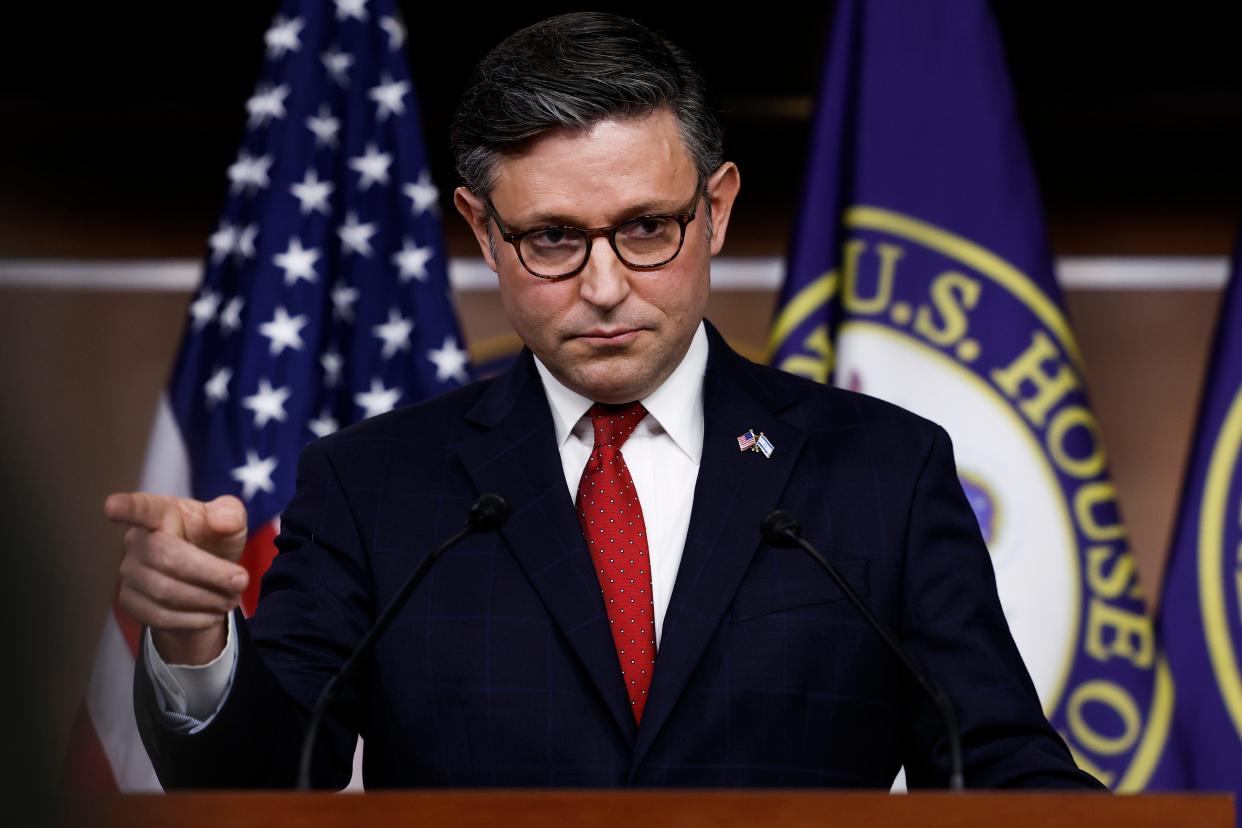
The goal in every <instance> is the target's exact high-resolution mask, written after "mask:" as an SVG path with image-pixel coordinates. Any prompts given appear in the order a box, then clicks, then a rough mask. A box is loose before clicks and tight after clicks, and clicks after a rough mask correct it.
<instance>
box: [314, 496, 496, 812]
mask: <svg viewBox="0 0 1242 828" xmlns="http://www.w3.org/2000/svg"><path fill="white" fill-rule="evenodd" d="M511 511H512V507H510V505H509V501H508V500H506V499H505V498H504V497H502V496H500V495H498V494H491V493H487V494H483V495H480V496H479V499H478V500H476V501H475V502H474V505H473V506H471V507H470V511H469V513H467V515H466V525H465V527H463V528H462V529H460V530H458V531H457V532H456V533H455V534H453V535H451V536H450V537H448V538H446V539H445V540H444V541H443V542H442V543H441V544H440V545H439V546H438V547H436V549H435V551H434V552H432V553H431V554H430V555H428V556H427V557H426V558H423V560H422V561H421V562H420V563H419V564H418V566H417V567H415V568H414V572H413V573H411V574H410V577H409V579H408V580H407V581H406V582H405V584H404V585H403V586H402V587H401V589H400V591H399V592H397V597H395V598H393V599H392V603H390V604H389V605H388V606H387V607H386V608H385V609H384V611H383V612H382V613H380V616H379V618H377V619H376V621H375V623H374V624H373V625H372V626H371V629H369V630H368V631H367V634H366V635H365V636H363V638H362V641H361V642H360V643H359V644H358V646H357V647H355V648H354V651H353V652H352V653H350V654H349V658H347V659H345V663H344V664H342V665H341V668H340V669H339V670H337V671H336V674H335V675H334V676H332V678H331V679H330V680H329V681H328V683H327V684H326V685H325V686H324V688H323V691H322V692H321V693H320V694H319V699H318V700H317V701H316V702H315V707H314V708H313V709H312V710H311V716H310V721H309V722H307V724H306V734H305V735H304V736H303V737H302V753H301V757H300V758H299V760H298V790H300V791H309V790H310V766H311V755H312V754H313V752H314V750H315V737H316V736H317V735H318V733H319V726H320V725H321V724H322V723H323V717H324V716H325V715H327V712H328V709H329V708H330V707H331V706H332V702H333V701H335V700H336V693H337V691H338V690H339V689H340V687H341V686H342V685H343V684H344V683H345V681H346V680H347V679H348V678H349V677H350V676H351V675H352V674H353V672H354V670H355V668H357V666H358V664H359V663H360V662H361V661H362V658H363V656H365V655H367V654H368V653H369V652H370V651H371V649H372V648H373V647H374V646H375V642H376V640H377V639H378V638H379V637H380V636H381V635H383V634H384V631H385V630H387V629H388V627H389V625H391V624H392V620H393V618H395V617H396V615H397V611H398V610H399V609H401V607H403V606H404V605H405V602H406V601H407V600H409V597H410V595H411V594H412V593H413V592H414V588H415V587H417V586H418V585H419V583H421V582H422V580H423V578H424V577H425V576H426V574H427V572H428V571H430V569H431V566H432V564H434V563H435V562H436V560H437V559H438V558H439V557H440V556H441V555H442V554H444V553H445V552H447V551H448V550H449V549H451V548H453V547H454V546H456V545H457V544H458V543H460V542H461V541H462V540H464V539H465V538H466V537H468V536H469V535H476V534H480V533H482V532H494V531H495V530H497V529H499V528H500V527H501V526H504V525H505V521H506V520H508V519H509V514H510V512H511Z"/></svg>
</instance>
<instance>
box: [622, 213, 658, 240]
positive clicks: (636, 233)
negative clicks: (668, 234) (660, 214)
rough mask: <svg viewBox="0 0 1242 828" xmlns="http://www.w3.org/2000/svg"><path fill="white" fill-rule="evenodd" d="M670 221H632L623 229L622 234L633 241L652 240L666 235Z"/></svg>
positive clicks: (653, 219) (656, 219) (650, 219)
mask: <svg viewBox="0 0 1242 828" xmlns="http://www.w3.org/2000/svg"><path fill="white" fill-rule="evenodd" d="M668 221H669V220H668V219H664V218H643V219H638V220H636V221H632V222H630V223H629V224H627V225H625V226H624V227H622V228H621V232H622V233H623V234H624V235H625V236H627V237H628V238H631V239H652V238H658V237H659V236H662V235H663V234H664V231H665V228H666V225H667V224H668Z"/></svg>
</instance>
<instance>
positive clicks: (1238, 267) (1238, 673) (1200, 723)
mask: <svg viewBox="0 0 1242 828" xmlns="http://www.w3.org/2000/svg"><path fill="white" fill-rule="evenodd" d="M1238 245H1239V251H1238V252H1237V253H1235V259H1234V264H1233V273H1232V276H1231V278H1230V283H1229V287H1228V288H1227V289H1226V291H1225V300H1224V303H1223V305H1222V307H1221V311H1220V321H1219V323H1218V327H1217V331H1216V342H1215V346H1214V348H1213V352H1212V358H1211V363H1210V365H1209V369H1208V370H1209V373H1208V376H1207V384H1206V386H1205V390H1204V395H1203V401H1202V405H1201V408H1200V411H1199V424H1198V428H1197V430H1196V434H1195V440H1194V448H1193V453H1192V455H1191V459H1190V465H1189V466H1188V473H1187V476H1186V482H1185V486H1184V490H1183V492H1182V504H1181V512H1180V515H1179V517H1178V523H1177V531H1176V533H1175V535H1174V545H1173V549H1172V550H1171V552H1170V557H1169V564H1168V569H1167V574H1166V577H1165V581H1164V590H1163V595H1164V598H1163V600H1162V601H1161V605H1160V614H1159V622H1158V629H1159V638H1160V645H1161V648H1162V650H1163V651H1164V652H1166V653H1167V654H1168V659H1169V664H1170V665H1171V667H1172V670H1173V677H1174V680H1175V681H1176V684H1177V702H1176V705H1175V709H1174V716H1173V732H1172V735H1171V737H1170V739H1169V749H1168V751H1167V753H1168V756H1167V757H1166V761H1165V762H1164V763H1163V764H1162V766H1161V775H1160V778H1159V779H1157V780H1156V781H1157V783H1158V784H1159V785H1160V786H1161V787H1168V788H1178V789H1182V788H1191V789H1212V790H1225V791H1231V792H1233V793H1234V794H1235V795H1237V796H1238V797H1239V798H1242V233H1240V234H1239V238H1238ZM1239 825H1242V817H1240V821H1239Z"/></svg>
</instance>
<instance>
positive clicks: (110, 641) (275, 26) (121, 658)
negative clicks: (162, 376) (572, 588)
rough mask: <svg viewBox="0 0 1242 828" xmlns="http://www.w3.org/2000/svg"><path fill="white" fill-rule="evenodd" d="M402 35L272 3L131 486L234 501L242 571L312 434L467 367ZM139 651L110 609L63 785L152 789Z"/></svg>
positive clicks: (254, 559)
mask: <svg viewBox="0 0 1242 828" xmlns="http://www.w3.org/2000/svg"><path fill="white" fill-rule="evenodd" d="M405 34H406V33H405V29H404V27H403V25H402V23H401V20H400V17H399V16H398V14H397V11H396V9H395V7H394V4H393V2H392V0H334V2H328V1H327V0H322V2H319V1H317V0H286V2H284V3H283V6H282V9H281V11H280V13H279V14H277V16H276V18H275V20H274V22H273V23H272V25H271V27H270V28H269V29H268V30H267V32H266V34H265V36H264V40H265V43H266V57H265V60H264V66H263V71H262V76H261V78H260V80H259V82H258V85H257V88H256V90H255V93H254V95H253V96H252V97H251V98H250V99H249V100H248V101H247V102H246V110H247V113H248V116H249V117H248V119H247V127H246V132H245V137H244V138H243V140H242V145H241V149H240V151H239V152H238V155H237V160H236V161H235V162H234V163H233V164H232V165H231V166H229V168H228V199H227V203H226V205H225V208H224V212H223V216H222V218H221V220H220V223H219V226H218V227H217V228H216V230H215V232H214V233H212V234H211V237H210V240H209V252H208V254H207V260H206V266H205V271H204V275H203V280H202V284H201V286H200V287H199V289H198V291H197V293H196V294H195V296H194V298H193V300H192V302H191V303H190V306H189V315H188V319H187V322H186V329H185V334H184V338H183V340H182V344H181V350H180V353H179V354H178V357H177V361H176V365H175V368H174V370H173V374H172V379H171V382H170V384H169V388H168V393H167V395H166V397H165V398H164V399H163V400H162V401H161V403H160V406H159V410H158V412H157V415H156V422H155V426H154V428H153V432H152V436H151V443H150V446H149V447H148V452H147V462H146V469H145V471H144V474H143V480H142V488H143V489H145V490H148V491H154V492H159V493H164V494H176V495H191V496H193V497H196V498H201V499H208V498H212V497H215V496H217V495H220V494H226V493H232V494H236V495H237V496H238V497H240V498H242V500H243V502H244V503H245V504H246V507H247V509H248V512H249V516H250V540H249V542H248V543H247V546H246V553H245V557H244V558H243V563H245V564H246V565H247V566H248V567H249V568H250V570H251V573H252V575H255V576H257V575H258V574H260V573H261V572H262V571H263V570H264V569H266V567H267V564H268V563H269V561H270V560H271V558H272V556H273V555H274V553H275V548H274V547H273V545H272V538H273V537H274V535H275V532H276V527H275V524H276V521H277V519H278V516H279V514H280V512H281V510H282V509H283V508H284V506H285V504H286V503H287V502H288V501H289V499H290V497H291V496H292V495H293V491H294V484H295V472H296V467H297V455H298V452H299V450H300V449H301V448H302V447H303V446H304V445H305V444H306V443H307V442H308V441H310V440H312V439H314V438H315V437H318V436H324V435H327V434H329V433H331V432H333V431H336V430H337V429H338V428H340V427H341V426H342V425H345V424H348V423H351V422H355V421H358V420H361V419H365V418H366V417H371V416H374V415H376V414H380V413H382V412H385V411H388V410H391V409H392V408H394V407H396V406H400V405H404V404H408V403H412V402H415V401H418V400H420V399H424V398H426V397H429V396H433V395H435V394H438V393H440V392H442V391H445V390H447V389H449V388H453V387H455V386H458V385H460V384H462V383H464V382H466V381H467V380H468V378H469V370H470V369H469V362H468V358H467V355H466V352H465V350H464V349H463V347H462V345H461V337H460V334H459V331H458V327H457V322H456V318H455V316H454V313H453V308H452V304H451V300H450V297H449V290H448V274H447V267H446V264H447V263H446V257H445V249H444V245H443V239H442V235H441V227H440V217H439V198H438V192H437V190H436V187H435V186H434V185H433V184H432V182H431V177H430V173H429V171H428V163H427V154H426V152H425V150H424V147H423V143H422V139H421V136H420V133H421V127H420V124H419V117H418V110H417V106H416V103H415V96H414V89H413V84H412V83H411V79H410V74H409V70H408V68H407V65H406V62H405V57H404V51H403V48H404V42H405ZM258 581H259V579H258V577H252V579H251V587H250V589H249V590H248V592H247V594H246V595H245V597H244V600H243V609H244V610H245V611H246V612H247V613H249V612H251V611H253V609H254V605H255V603H256V601H257V597H258ZM138 644H139V630H138V629H137V627H136V625H135V624H134V623H133V622H132V621H130V620H129V619H128V618H127V617H126V616H125V615H124V614H123V613H121V612H120V611H119V610H115V611H114V612H113V613H111V614H110V617H109V619H108V622H107V624H106V627H105V630H104V634H103V639H102V641H101V644H100V647H99V651H98V653H97V656H96V661H95V669H94V673H93V675H92V679H91V685H90V688H89V690H88V694H87V702H86V705H85V706H84V707H85V709H84V711H83V713H82V715H80V716H79V720H78V724H77V727H76V728H75V732H74V736H73V743H72V744H71V747H70V764H69V768H68V777H69V780H68V781H69V782H70V784H71V786H72V787H75V788H77V789H79V790H83V789H84V790H118V789H119V790H123V791H129V790H158V789H159V782H158V780H157V779H156V777H155V773H154V771H153V769H152V767H151V764H150V761H149V760H148V759H147V756H146V752H145V750H144V749H143V747H142V744H141V742H140V741H139V738H138V734H137V730H136V727H135V725H134V716H133V710H132V701H131V692H132V678H133V670H134V658H135V654H136V653H137V647H138Z"/></svg>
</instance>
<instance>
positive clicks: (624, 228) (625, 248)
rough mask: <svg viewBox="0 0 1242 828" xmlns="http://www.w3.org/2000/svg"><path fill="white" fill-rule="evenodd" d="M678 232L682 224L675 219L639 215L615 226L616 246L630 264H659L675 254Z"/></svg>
mask: <svg viewBox="0 0 1242 828" xmlns="http://www.w3.org/2000/svg"><path fill="white" fill-rule="evenodd" d="M681 233H682V227H681V223H680V222H678V221H677V220H676V219H672V218H662V217H658V216H657V217H647V218H638V219H634V220H633V221H627V222H626V223H625V224H623V225H621V226H620V227H618V228H617V248H618V249H619V250H620V251H621V257H622V258H623V259H625V260H626V261H627V262H629V263H630V264H632V265H638V266H639V267H643V266H649V265H657V264H662V263H663V262H666V261H668V260H669V259H671V258H673V256H675V255H677V249H678V248H679V247H680V246H681Z"/></svg>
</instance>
